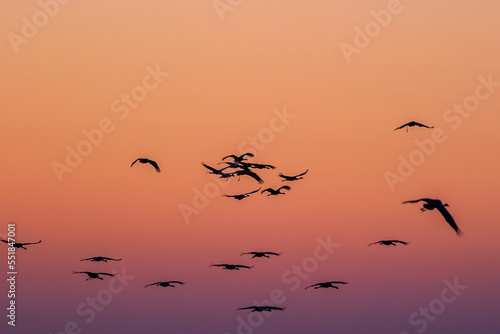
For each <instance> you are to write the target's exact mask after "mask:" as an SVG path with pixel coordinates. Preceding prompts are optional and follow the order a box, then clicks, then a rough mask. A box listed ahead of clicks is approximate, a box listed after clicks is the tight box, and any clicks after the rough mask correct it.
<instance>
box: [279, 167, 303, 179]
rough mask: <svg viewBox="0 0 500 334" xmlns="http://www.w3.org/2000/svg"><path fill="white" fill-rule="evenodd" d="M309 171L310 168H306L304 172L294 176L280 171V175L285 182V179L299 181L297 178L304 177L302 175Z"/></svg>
mask: <svg viewBox="0 0 500 334" xmlns="http://www.w3.org/2000/svg"><path fill="white" fill-rule="evenodd" d="M308 171H309V169H308V170H306V171H305V172H304V173H300V174H297V175H294V176H289V175H283V173H279V175H278V176H279V177H281V178H283V179H284V180H281V182H284V181H297V180H300V179H303V177H302V176H303V175H305V174H306V173H307V172H308Z"/></svg>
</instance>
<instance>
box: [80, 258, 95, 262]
mask: <svg viewBox="0 0 500 334" xmlns="http://www.w3.org/2000/svg"><path fill="white" fill-rule="evenodd" d="M92 259H93V257H89V258H88V259H81V260H80V262H82V261H90V260H92Z"/></svg>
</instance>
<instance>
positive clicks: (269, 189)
mask: <svg viewBox="0 0 500 334" xmlns="http://www.w3.org/2000/svg"><path fill="white" fill-rule="evenodd" d="M273 190H274V189H272V188H267V189H264V190H262V191H261V192H260V193H261V194H263V193H265V192H266V191H269V192H272V191H273Z"/></svg>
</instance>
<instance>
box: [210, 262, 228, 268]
mask: <svg viewBox="0 0 500 334" xmlns="http://www.w3.org/2000/svg"><path fill="white" fill-rule="evenodd" d="M227 266H230V264H225V263H223V264H213V263H212V264H210V267H227Z"/></svg>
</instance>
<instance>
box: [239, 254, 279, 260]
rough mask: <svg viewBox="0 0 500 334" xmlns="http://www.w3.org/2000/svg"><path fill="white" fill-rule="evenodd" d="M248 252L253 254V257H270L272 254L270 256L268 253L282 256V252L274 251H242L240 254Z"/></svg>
mask: <svg viewBox="0 0 500 334" xmlns="http://www.w3.org/2000/svg"><path fill="white" fill-rule="evenodd" d="M247 254H250V255H253V256H252V259H253V258H254V257H267V258H268V259H269V258H270V256H268V255H275V256H280V255H281V253H274V252H247V253H241V255H240V256H242V255H247Z"/></svg>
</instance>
